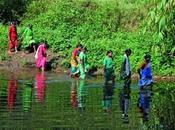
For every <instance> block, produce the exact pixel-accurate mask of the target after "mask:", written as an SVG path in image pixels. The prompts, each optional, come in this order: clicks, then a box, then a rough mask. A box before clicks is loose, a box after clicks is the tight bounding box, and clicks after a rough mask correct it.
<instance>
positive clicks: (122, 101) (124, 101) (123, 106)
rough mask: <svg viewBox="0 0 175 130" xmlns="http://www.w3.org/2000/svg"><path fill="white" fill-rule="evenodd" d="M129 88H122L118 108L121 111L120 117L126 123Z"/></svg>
mask: <svg viewBox="0 0 175 130" xmlns="http://www.w3.org/2000/svg"><path fill="white" fill-rule="evenodd" d="M130 92H131V90H130V88H129V87H124V88H123V90H122V92H121V93H120V98H119V99H120V108H121V110H122V116H123V117H124V122H125V123H128V122H129V120H128V109H129V103H130Z"/></svg>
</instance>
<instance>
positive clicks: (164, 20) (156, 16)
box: [147, 0, 175, 68]
mask: <svg viewBox="0 0 175 130" xmlns="http://www.w3.org/2000/svg"><path fill="white" fill-rule="evenodd" d="M154 4H155V6H154V7H153V8H152V9H151V11H150V13H149V14H148V19H147V20H149V22H148V26H147V28H148V29H150V30H151V31H152V33H155V34H156V35H157V39H158V43H157V45H156V46H158V47H159V49H160V51H161V55H162V56H161V59H160V64H161V65H162V66H164V67H165V68H169V67H171V66H172V67H175V60H174V56H175V51H174V50H175V21H174V19H175V1H174V0H161V1H160V0H155V1H154Z"/></svg>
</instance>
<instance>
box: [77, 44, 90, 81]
mask: <svg viewBox="0 0 175 130" xmlns="http://www.w3.org/2000/svg"><path fill="white" fill-rule="evenodd" d="M86 51H87V48H86V47H83V48H82V49H81V52H80V54H79V64H78V68H79V71H80V78H81V79H85V78H86V72H87V71H88V69H89V64H88V62H87V55H86Z"/></svg>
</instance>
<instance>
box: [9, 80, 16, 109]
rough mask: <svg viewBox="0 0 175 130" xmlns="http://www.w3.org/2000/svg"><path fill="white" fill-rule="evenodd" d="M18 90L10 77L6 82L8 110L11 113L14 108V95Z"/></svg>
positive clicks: (14, 81)
mask: <svg viewBox="0 0 175 130" xmlns="http://www.w3.org/2000/svg"><path fill="white" fill-rule="evenodd" d="M17 88H18V81H17V80H16V79H15V78H14V77H12V79H11V80H10V81H9V82H8V101H7V102H8V108H9V110H10V111H11V110H12V109H13V108H14V105H15V102H16V94H17Z"/></svg>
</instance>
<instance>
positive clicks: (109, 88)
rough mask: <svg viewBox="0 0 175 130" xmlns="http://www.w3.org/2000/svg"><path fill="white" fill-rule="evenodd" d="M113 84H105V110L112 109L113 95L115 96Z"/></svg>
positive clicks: (103, 103)
mask: <svg viewBox="0 0 175 130" xmlns="http://www.w3.org/2000/svg"><path fill="white" fill-rule="evenodd" d="M113 89H114V88H113V84H110V83H108V84H105V86H104V87H103V101H102V105H103V110H104V111H105V112H110V111H111V109H112V96H113V93H114V91H113Z"/></svg>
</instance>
